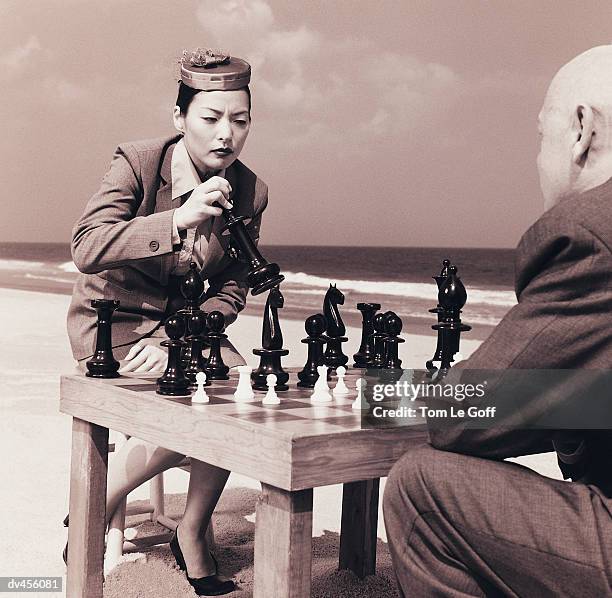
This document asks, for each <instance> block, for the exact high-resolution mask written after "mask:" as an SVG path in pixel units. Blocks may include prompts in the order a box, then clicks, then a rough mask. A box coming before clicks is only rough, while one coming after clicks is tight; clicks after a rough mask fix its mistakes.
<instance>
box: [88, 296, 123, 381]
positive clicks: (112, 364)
mask: <svg viewBox="0 0 612 598" xmlns="http://www.w3.org/2000/svg"><path fill="white" fill-rule="evenodd" d="M91 306H92V307H93V308H94V309H95V310H96V312H97V314H98V320H97V323H96V327H97V330H96V350H95V352H94V354H93V356H92V358H91V359H90V360H89V361H88V362H87V363H86V364H85V365H86V366H87V373H86V374H85V375H86V376H89V377H91V378H119V372H118V370H119V362H118V361H117V360H116V359H115V357H114V356H113V341H112V338H111V326H112V319H113V312H114V311H115V310H116V309H117V308H118V307H119V301H114V300H112V299H93V300H92V301H91Z"/></svg>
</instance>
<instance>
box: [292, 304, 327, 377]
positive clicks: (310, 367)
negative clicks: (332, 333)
mask: <svg viewBox="0 0 612 598" xmlns="http://www.w3.org/2000/svg"><path fill="white" fill-rule="evenodd" d="M326 326H327V322H326V321H325V316H324V315H323V314H315V315H314V316H309V317H308V318H306V322H305V323H304V328H305V329H306V334H308V337H307V338H303V339H302V342H303V343H305V344H307V345H308V357H307V359H306V364H305V365H304V367H303V369H302V370H301V371H300V372H298V375H297V376H298V378H299V382H298V383H297V385H298V386H299V387H300V388H314V385H315V383H316V381H317V380H318V379H319V372H318V371H317V367H318V366H320V365H324V364H325V358H324V356H323V345H324V344H325V342H326V341H327V337H326V336H325V335H324V334H323V333H324V332H325V328H326ZM327 373H328V375H329V370H327Z"/></svg>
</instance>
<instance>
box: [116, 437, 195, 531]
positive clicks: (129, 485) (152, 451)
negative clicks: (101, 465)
mask: <svg viewBox="0 0 612 598" xmlns="http://www.w3.org/2000/svg"><path fill="white" fill-rule="evenodd" d="M184 458H185V457H184V455H180V454H179V453H175V452H173V451H169V450H168V449H164V448H161V447H158V446H155V445H153V444H151V443H149V442H145V441H144V440H140V439H138V438H134V437H132V438H129V439H128V440H127V441H126V442H125V443H124V444H123V446H122V447H121V448H120V449H119V450H118V451H117V452H116V453H115V455H114V456H113V458H112V459H109V464H108V482H107V491H106V522H107V523H108V522H109V520H110V518H111V517H112V515H113V513H114V512H115V509H116V508H117V507H118V506H119V503H120V502H121V501H122V500H123V499H124V498H125V497H126V496H127V495H128V494H129V493H130V492H131V491H132V490H134V489H135V488H137V487H138V486H140V485H141V484H143V483H144V482H146V481H148V480H150V479H151V478H152V477H153V476H156V475H157V474H158V473H161V472H163V471H166V470H167V469H170V468H171V467H175V466H176V465H178V464H179V463H180V462H181V461H182V460H183V459H184Z"/></svg>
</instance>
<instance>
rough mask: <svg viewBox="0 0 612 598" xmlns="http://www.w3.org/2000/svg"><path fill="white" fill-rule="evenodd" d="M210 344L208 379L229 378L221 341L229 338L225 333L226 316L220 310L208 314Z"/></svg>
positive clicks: (206, 369)
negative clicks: (222, 354)
mask: <svg viewBox="0 0 612 598" xmlns="http://www.w3.org/2000/svg"><path fill="white" fill-rule="evenodd" d="M207 322H208V328H209V332H208V337H207V338H208V344H209V345H210V354H209V356H208V362H207V363H206V367H205V368H204V372H205V373H206V378H207V379H208V380H229V376H228V375H227V373H228V372H229V367H227V366H226V365H225V364H224V363H223V357H222V356H221V341H222V339H224V338H227V334H223V329H224V328H225V316H224V315H223V314H222V313H221V312H220V311H211V312H210V313H209V314H208V320H207Z"/></svg>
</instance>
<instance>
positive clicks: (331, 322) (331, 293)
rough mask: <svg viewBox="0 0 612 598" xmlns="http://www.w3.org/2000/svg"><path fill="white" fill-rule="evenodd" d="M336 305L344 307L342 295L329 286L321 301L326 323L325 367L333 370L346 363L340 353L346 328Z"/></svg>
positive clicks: (346, 359) (334, 287) (343, 355)
mask: <svg viewBox="0 0 612 598" xmlns="http://www.w3.org/2000/svg"><path fill="white" fill-rule="evenodd" d="M338 305H344V295H343V294H342V292H341V291H339V290H338V289H337V288H336V285H335V284H330V285H329V289H327V293H325V298H324V299H323V315H324V316H325V320H326V321H327V328H326V329H325V335H326V336H327V348H326V349H325V353H324V355H325V365H326V366H327V367H328V368H330V369H332V370H335V369H336V368H337V367H339V366H341V365H342V366H345V365H346V364H347V363H348V357H347V356H346V355H345V354H344V353H343V352H342V343H345V342H346V341H347V340H348V338H347V337H346V336H344V335H345V333H346V328H345V326H344V322H343V321H342V316H341V315H340V310H339V309H338Z"/></svg>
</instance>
